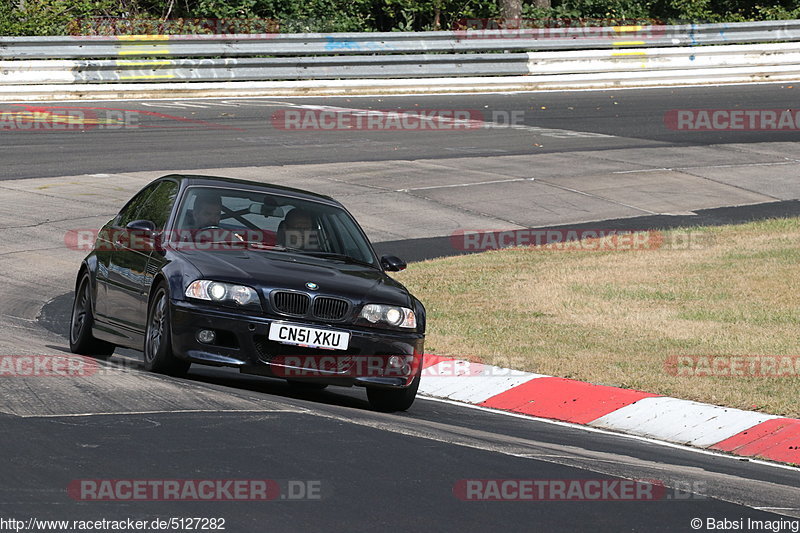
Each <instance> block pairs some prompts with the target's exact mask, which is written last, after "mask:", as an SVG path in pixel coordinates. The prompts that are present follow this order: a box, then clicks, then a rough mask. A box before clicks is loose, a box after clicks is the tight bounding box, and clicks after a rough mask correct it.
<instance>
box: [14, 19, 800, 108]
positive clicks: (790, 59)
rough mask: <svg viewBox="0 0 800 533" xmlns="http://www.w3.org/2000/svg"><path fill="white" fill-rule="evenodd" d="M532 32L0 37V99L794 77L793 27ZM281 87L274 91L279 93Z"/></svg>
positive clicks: (797, 49) (797, 23)
mask: <svg viewBox="0 0 800 533" xmlns="http://www.w3.org/2000/svg"><path fill="white" fill-rule="evenodd" d="M542 31H543V30H535V29H520V30H485V31H484V30H476V31H472V30H470V31H465V32H420V33H342V34H267V35H261V36H249V35H233V36H231V35H205V36H198V35H177V36H113V37H89V36H87V37H35V38H34V37H0V93H3V95H4V97H5V96H8V97H13V94H14V92H15V91H16V90H18V91H19V92H24V91H28V92H30V91H32V90H33V88H34V87H37V86H39V87H44V86H47V85H51V86H53V87H55V86H56V85H60V86H63V87H74V88H75V89H74V90H72V89H66V90H67V91H68V92H70V91H71V92H74V93H75V94H77V95H78V96H81V97H82V96H83V95H84V93H85V92H87V90H86V88H87V87H92V86H95V87H98V89H97V90H95V89H92V90H89V91H88V92H97V93H99V92H101V89H99V86H102V85H109V86H114V85H116V86H122V85H123V84H135V85H137V86H139V87H141V86H143V84H145V85H146V83H147V82H161V83H162V84H165V83H166V82H196V83H193V84H186V83H183V85H186V86H187V88H188V85H194V86H195V87H199V86H200V85H201V83H202V82H239V83H240V86H239V88H241V87H242V86H243V84H247V83H251V84H252V83H262V84H284V85H285V84H290V83H292V82H294V83H295V84H296V88H297V90H300V89H299V88H300V87H301V85H303V84H305V85H304V86H307V87H309V89H313V90H315V91H319V90H324V87H325V86H326V84H327V86H328V87H331V88H332V87H334V85H337V84H338V85H337V86H338V87H339V89H338V90H341V91H348V90H352V91H357V89H355V87H361V86H364V87H372V88H374V87H383V88H385V87H387V85H386V83H391V82H392V81H395V82H396V84H397V85H398V86H399V85H400V81H401V80H402V82H403V85H404V86H406V87H412V88H413V87H417V86H419V87H434V86H438V87H447V86H452V87H459V88H461V87H466V85H465V83H467V81H468V80H480V81H476V82H474V83H473V86H483V85H486V84H487V83H492V84H494V83H496V82H497V84H498V86H500V87H506V86H507V87H517V86H524V87H529V86H531V84H532V83H534V84H540V85H542V86H548V87H559V86H562V85H560V84H561V83H562V82H563V83H567V84H568V85H565V86H579V85H580V83H581V80H585V81H586V83H587V86H615V85H623V84H628V85H636V84H639V85H641V84H644V83H645V81H646V80H648V79H650V80H654V81H656V82H657V83H667V82H666V80H671V81H669V83H676V81H674V80H681V79H685V80H691V81H695V82H696V81H697V80H702V79H703V73H704V72H706V71H708V73H709V75H713V79H720V80H724V81H749V80H761V81H764V80H769V79H770V76H771V75H772V74H776V75H777V76H779V77H780V79H783V80H785V79H795V78H798V79H800V20H791V21H780V22H753V23H732V24H706V25H683V26H618V27H606V28H565V29H558V30H553V29H549V30H548V31H549V32H550V37H555V38H544V37H546V36H545V35H543V34H542V33H541V32H542ZM553 31H556V33H552V32H553ZM598 31H601V32H603V33H602V35H600V36H598V35H597V32H598ZM537 32H538V33H537ZM510 33H511V34H513V37H512V35H510ZM534 34H536V35H538V37H539V38H531V35H534ZM700 45H707V46H700ZM709 79H710V78H709ZM316 80H319V84H316ZM360 80H363V81H364V83H363V84H359V82H360ZM370 80H372V82H370ZM415 80H417V81H418V82H419V83H417V85H415V84H414V82H415ZM426 80H431V81H426ZM433 80H438V81H433ZM490 80H494V81H490ZM503 80H507V83H506V82H504V81H503ZM531 80H536V81H534V82H532V81H531ZM565 80H569V81H565ZM351 82H352V83H351ZM379 82H381V83H379ZM384 82H386V83H384ZM432 83H435V84H438V85H431V84H432ZM309 84H311V85H309ZM320 84H321V85H320ZM576 84H577V85H576ZM171 85H173V86H174V85H175V84H171ZM178 85H180V84H178ZM217 85H218V84H217ZM230 85H231V86H232V85H235V84H230ZM284 85H281V87H282V88H281V90H282V91H287V90H290V88H288V87H284ZM79 86H80V87H82V88H81V89H80V91H79V90H78V87H79ZM15 87H16V88H18V89H15ZM266 87H267V86H266V85H264V87H263V88H262V89H258V90H264V91H266V90H267V88H266ZM276 87H277V86H276ZM231 88H233V87H231ZM59 90H65V89H59ZM131 90H133V89H131ZM192 90H194V89H192ZM213 90H215V91H223V90H224V88H221V87H218V86H215V87H214V89H213ZM237 90H238V89H237ZM370 90H372V89H370ZM376 90H377V89H376ZM380 90H385V89H380ZM414 90H415V89H414ZM81 91H83V92H81ZM36 92H37V94H40V93H42V89H36ZM62 94H63V93H62ZM248 94H251V93H248Z"/></svg>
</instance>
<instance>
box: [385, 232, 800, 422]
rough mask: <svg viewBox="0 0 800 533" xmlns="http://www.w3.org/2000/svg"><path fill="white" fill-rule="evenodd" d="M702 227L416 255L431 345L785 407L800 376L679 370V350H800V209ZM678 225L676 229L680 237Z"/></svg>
mask: <svg viewBox="0 0 800 533" xmlns="http://www.w3.org/2000/svg"><path fill="white" fill-rule="evenodd" d="M687 231H691V232H699V235H700V237H701V238H700V240H699V241H698V242H699V243H700V244H701V246H700V247H698V248H696V249H688V250H687V249H672V248H669V247H664V248H660V249H657V250H640V251H604V252H599V251H546V250H542V249H537V248H516V249H506V250H500V251H495V252H486V253H482V254H475V255H469V256H461V257H450V258H444V259H437V260H433V261H426V262H423V263H416V264H413V265H411V266H410V267H409V269H408V270H407V271H405V272H402V273H400V274H398V275H397V278H398V279H399V280H400V281H401V282H403V283H404V284H406V285H407V286H408V288H409V289H410V290H411V291H412V292H413V293H414V294H416V296H417V297H419V298H420V299H421V300H422V301H423V302H424V303H425V304H426V306H427V309H428V340H427V350H428V351H429V352H431V353H437V354H446V355H453V356H458V357H476V358H479V359H480V360H482V361H484V362H487V363H492V364H497V365H500V366H508V367H512V368H517V369H521V370H527V371H531V372H538V373H542V374H548V375H553V376H561V377H567V378H574V379H579V380H584V381H589V382H592V383H601V384H607V385H614V386H619V387H628V388H635V389H641V390H645V391H649V392H655V393H660V394H665V395H670V396H677V397H681V398H686V399H690V400H697V401H702V402H708V403H713V404H719V405H726V406H731V407H738V408H741V409H749V410H760V411H764V412H769V413H773V414H778V415H784V416H794V417H798V416H800V406H799V405H798V404H797V401H796V400H797V395H798V389H799V387H798V385H800V379H798V378H797V377H794V378H756V377H749V378H743V377H702V378H700V377H686V376H673V375H670V374H669V373H668V372H667V371H666V370H665V366H664V364H665V361H666V359H667V358H668V357H669V356H674V355H724V356H734V355H789V356H794V355H800V349H798V345H797V344H798V337H800V329H798V326H800V292H799V291H798V289H800V275H799V274H800V267H799V266H798V265H800V219H798V218H791V219H773V220H767V221H760V222H754V223H749V224H742V225H735V226H721V227H705V228H692V229H685V230H684V229H679V230H673V231H670V232H666V241H667V242H670V239H671V238H672V237H675V236H676V235H679V234H680V233H685V232H687ZM677 240H678V239H677V238H676V242H677Z"/></svg>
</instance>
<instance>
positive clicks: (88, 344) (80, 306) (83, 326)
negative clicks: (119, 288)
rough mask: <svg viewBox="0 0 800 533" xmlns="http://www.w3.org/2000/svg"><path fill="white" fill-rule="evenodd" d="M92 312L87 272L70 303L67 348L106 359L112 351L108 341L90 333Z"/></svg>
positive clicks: (92, 322) (90, 290) (89, 281)
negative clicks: (70, 314)
mask: <svg viewBox="0 0 800 533" xmlns="http://www.w3.org/2000/svg"><path fill="white" fill-rule="evenodd" d="M93 325H94V313H93V312H92V284H91V279H90V278H89V273H88V272H87V273H86V274H84V275H83V277H82V278H81V281H80V283H79V284H78V290H76V291H75V300H74V301H73V303H72V318H71V320H70V327H69V350H70V351H71V352H72V353H77V354H81V355H90V356H93V357H97V358H98V359H106V358H108V357H109V356H110V355H111V354H112V353H114V348H115V346H114V345H113V344H111V343H110V342H106V341H103V340H100V339H96V338H95V337H94V335H92V326H93Z"/></svg>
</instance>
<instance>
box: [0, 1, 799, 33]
mask: <svg viewBox="0 0 800 533" xmlns="http://www.w3.org/2000/svg"><path fill="white" fill-rule="evenodd" d="M552 6H553V7H550V8H537V7H534V6H533V2H532V0H524V2H523V16H524V17H529V18H541V19H573V20H574V19H579V18H583V19H643V20H658V21H663V22H665V23H675V22H689V21H691V22H723V21H745V20H778V19H792V18H800V0H788V1H781V2H777V3H774V4H771V5H763V4H761V3H758V2H754V1H752V0H642V1H639V0H552ZM498 16H499V9H498V2H497V1H496V0H347V1H342V0H0V34H2V35H65V34H75V33H91V32H92V30H91V28H97V20H106V21H107V22H106V25H105V31H111V30H110V28H112V27H113V28H115V30H114V31H116V32H117V33H124V30H122V28H124V27H129V28H130V29H131V32H134V29H136V28H138V29H139V30H141V29H142V28H147V27H151V28H152V27H157V25H158V21H159V20H164V19H170V20H171V21H173V23H172V24H171V25H167V26H166V27H164V28H162V29H163V30H164V31H163V32H164V33H181V32H186V31H187V30H186V28H188V27H190V23H191V21H197V20H201V21H202V20H207V19H227V20H229V21H230V20H231V19H240V20H242V21H244V22H242V24H244V26H245V27H246V26H247V24H248V22H247V21H251V22H252V21H254V20H261V21H265V20H274V21H277V24H276V26H275V28H276V29H279V31H281V32H284V33H291V32H341V31H421V30H435V29H451V28H453V27H454V25H456V24H457V23H458V21H459V20H463V19H481V18H496V17H498ZM176 19H177V20H179V21H181V22H180V23H174V21H175V20H176ZM109 21H111V22H109ZM114 21H116V22H114ZM120 21H128V22H127V24H128V26H126V25H125V24H123V23H122V22H120ZM137 21H138V22H137ZM100 29H101V30H102V29H103V25H102V24H100ZM193 31H194V32H198V33H209V32H211V31H213V30H209V29H208V28H206V29H203V24H202V23H201V24H199V26H198V27H197V28H194V29H193ZM261 31H263V30H261ZM94 32H95V33H100V32H101V31H98V30H95V31H94ZM254 32H258V30H257V29H256V31H254Z"/></svg>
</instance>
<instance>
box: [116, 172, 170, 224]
mask: <svg viewBox="0 0 800 533" xmlns="http://www.w3.org/2000/svg"><path fill="white" fill-rule="evenodd" d="M177 195H178V184H177V183H175V182H173V181H162V182H159V183H154V184H153V185H150V186H148V187H147V188H145V189H143V190H142V191H141V192H139V193H138V194H137V195H136V196H134V197H133V198H132V199H131V201H130V202H128V205H126V206H125V207H124V208H123V209H122V211H120V213H119V215H117V221H116V225H117V226H119V227H123V228H124V227H125V226H127V225H128V224H129V223H131V222H133V221H134V220H150V221H151V222H154V223H155V225H156V228H157V229H163V228H164V225H165V224H166V223H167V219H168V218H169V213H170V210H171V209H172V205H173V204H174V203H175V198H176V197H177Z"/></svg>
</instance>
